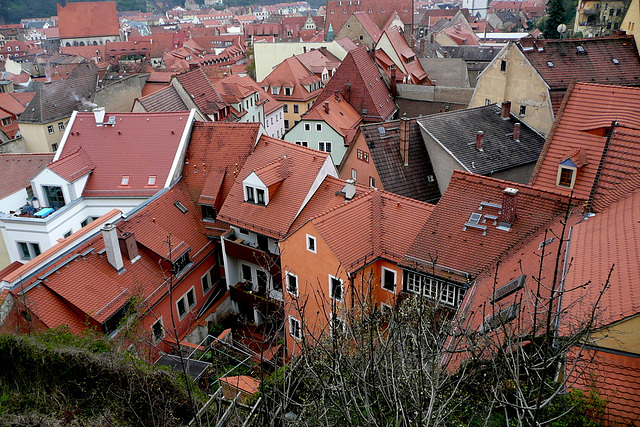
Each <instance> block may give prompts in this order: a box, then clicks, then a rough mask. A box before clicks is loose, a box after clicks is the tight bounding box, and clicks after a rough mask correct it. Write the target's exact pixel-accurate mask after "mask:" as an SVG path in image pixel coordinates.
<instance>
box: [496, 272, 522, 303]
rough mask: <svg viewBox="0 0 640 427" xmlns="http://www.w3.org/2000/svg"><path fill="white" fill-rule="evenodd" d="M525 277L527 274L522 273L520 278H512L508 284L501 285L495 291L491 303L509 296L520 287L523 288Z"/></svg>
mask: <svg viewBox="0 0 640 427" xmlns="http://www.w3.org/2000/svg"><path fill="white" fill-rule="evenodd" d="M525 278H526V276H525V275H522V276H520V277H518V278H515V279H513V280H511V281H510V282H508V283H507V284H506V285H503V286H500V287H499V288H498V289H496V290H495V292H494V293H493V298H491V304H493V303H495V302H496V301H499V300H501V299H503V298H506V297H508V296H509V295H511V294H513V293H514V292H516V291H517V290H519V289H522V288H523V287H524V279H525Z"/></svg>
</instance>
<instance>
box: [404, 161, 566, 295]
mask: <svg viewBox="0 0 640 427" xmlns="http://www.w3.org/2000/svg"><path fill="white" fill-rule="evenodd" d="M506 188H513V189H516V190H518V193H517V196H516V198H517V202H516V204H517V207H516V210H515V213H516V216H515V219H514V220H513V222H512V224H511V226H510V228H509V229H508V230H507V229H505V228H503V227H500V223H501V215H502V214H503V205H504V199H505V197H506V196H505V189H506ZM566 203H568V200H567V198H565V197H563V196H560V195H558V194H555V193H552V192H548V191H542V190H539V189H536V188H533V187H530V186H526V185H522V184H516V183H512V182H507V181H502V180H497V179H493V178H488V177H483V176H480V175H474V174H470V173H467V172H461V171H454V172H453V176H452V177H451V182H450V184H449V187H447V191H446V192H445V194H444V195H443V196H442V198H441V199H440V201H439V202H438V204H437V205H436V208H435V209H434V211H433V214H432V215H431V216H430V217H429V221H427V223H426V224H425V226H424V228H423V229H422V231H421V232H420V233H419V235H418V237H417V238H416V239H415V241H414V242H413V244H412V247H411V249H410V250H409V251H408V252H407V257H406V258H405V260H404V265H406V266H407V267H409V268H417V269H422V270H424V271H427V272H433V271H434V270H435V271H436V272H437V274H439V275H441V276H446V277H448V278H449V279H451V280H454V281H457V282H461V283H466V282H467V281H469V280H471V279H472V278H474V277H476V276H477V275H478V274H480V273H481V272H483V271H485V270H487V269H488V268H490V267H491V266H492V265H493V264H495V262H496V261H497V260H499V259H501V258H503V257H505V256H506V255H507V254H509V253H510V251H511V250H513V248H514V247H516V246H518V245H520V244H521V242H522V241H523V240H524V239H526V238H527V237H529V236H531V235H532V234H534V233H537V232H538V231H539V230H540V229H541V228H542V227H545V226H546V225H547V224H549V223H550V222H551V221H553V220H554V219H555V218H557V217H558V215H560V214H562V213H563V212H565V210H566ZM472 214H474V215H473V216H472ZM474 217H475V218H474Z"/></svg>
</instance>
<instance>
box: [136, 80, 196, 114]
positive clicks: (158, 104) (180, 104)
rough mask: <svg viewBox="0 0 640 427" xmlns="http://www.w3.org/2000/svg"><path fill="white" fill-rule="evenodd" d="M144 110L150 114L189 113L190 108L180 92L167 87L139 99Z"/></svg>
mask: <svg viewBox="0 0 640 427" xmlns="http://www.w3.org/2000/svg"><path fill="white" fill-rule="evenodd" d="M138 102H140V104H142V106H143V107H144V109H145V110H146V111H149V112H160V111H187V110H189V107H187V105H186V104H185V103H184V101H183V100H182V98H180V95H179V94H178V91H176V88H175V87H173V86H167V87H164V88H162V89H160V90H157V91H155V92H153V93H150V94H149V95H146V96H143V97H142V98H138Z"/></svg>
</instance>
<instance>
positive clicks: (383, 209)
mask: <svg viewBox="0 0 640 427" xmlns="http://www.w3.org/2000/svg"><path fill="white" fill-rule="evenodd" d="M433 208H434V206H433V205H430V204H427V203H423V202H419V201H417V200H412V199H408V198H406V197H402V196H398V195H395V194H392V193H387V192H384V191H379V190H370V191H368V192H366V193H365V194H363V195H361V196H358V197H356V198H354V199H352V200H351V201H349V202H347V203H343V204H340V205H338V206H336V207H334V208H332V209H330V210H329V211H327V212H325V213H323V214H320V215H318V216H316V217H314V218H313V219H312V220H311V222H312V223H313V225H314V226H315V227H316V229H317V230H318V231H319V232H320V234H321V235H322V238H323V239H324V240H325V241H326V242H327V243H328V245H329V246H330V247H331V250H332V251H333V253H334V254H335V255H336V257H337V258H338V260H339V261H340V264H342V266H343V267H344V268H345V269H346V270H347V271H349V272H354V271H357V270H358V269H359V268H361V267H362V266H364V265H366V264H367V263H368V262H370V261H371V260H373V259H375V258H384V259H387V260H390V261H392V262H400V261H401V260H402V258H403V257H404V256H405V255H406V253H407V250H408V249H409V247H410V245H411V241H412V239H413V238H414V237H415V233H416V231H417V230H418V229H421V228H422V227H423V226H424V224H425V222H426V221H427V220H428V218H429V215H430V214H431V213H432V211H433ZM399 223H402V224H403V226H402V227H398V224H399ZM345 236H350V237H349V238H348V239H345Z"/></svg>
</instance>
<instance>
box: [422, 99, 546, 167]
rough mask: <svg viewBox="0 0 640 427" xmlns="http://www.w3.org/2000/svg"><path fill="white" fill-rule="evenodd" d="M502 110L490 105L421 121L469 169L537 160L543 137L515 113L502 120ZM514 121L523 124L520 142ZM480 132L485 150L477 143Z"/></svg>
mask: <svg viewBox="0 0 640 427" xmlns="http://www.w3.org/2000/svg"><path fill="white" fill-rule="evenodd" d="M500 111H501V107H500V106H498V105H487V106H483V107H477V108H470V109H464V110H456V111H452V112H448V113H441V114H434V115H431V116H427V117H423V118H419V119H418V124H419V125H420V127H421V129H422V131H423V132H424V134H425V137H426V136H427V135H428V136H431V137H432V138H433V139H435V140H436V142H437V143H438V144H440V145H441V146H442V147H443V148H444V149H445V150H447V151H448V152H449V153H451V155H452V156H453V157H454V158H455V159H456V160H457V161H458V162H460V163H461V164H462V165H463V167H464V168H465V169H466V170H467V171H469V172H473V173H477V174H480V175H488V174H491V173H494V172H499V171H502V170H506V169H510V168H513V167H516V166H520V165H524V164H529V163H534V162H536V161H537V160H538V157H539V155H540V151H541V150H542V147H543V146H544V143H545V140H544V138H543V137H542V136H541V135H540V134H538V133H537V132H535V131H534V130H533V129H531V128H530V127H529V126H527V124H526V123H524V122H521V121H520V120H519V119H517V118H516V117H515V116H514V115H513V114H510V116H509V119H508V120H504V119H502V117H501V116H500ZM515 123H520V125H521V130H520V140H519V141H515V140H514V139H513V129H514V124H515ZM478 131H483V132H484V138H483V141H484V142H483V149H482V151H480V150H478V149H477V148H476V144H475V143H476V136H477V133H478Z"/></svg>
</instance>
